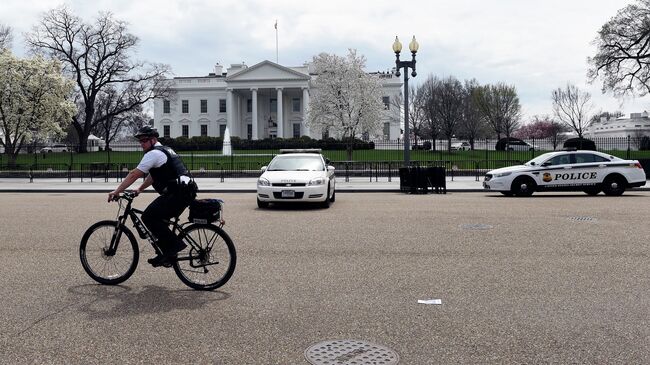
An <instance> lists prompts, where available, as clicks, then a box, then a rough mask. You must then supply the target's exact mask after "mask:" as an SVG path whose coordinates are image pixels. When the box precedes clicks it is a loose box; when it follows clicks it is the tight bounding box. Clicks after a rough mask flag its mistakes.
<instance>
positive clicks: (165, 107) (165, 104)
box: [163, 100, 170, 114]
mask: <svg viewBox="0 0 650 365" xmlns="http://www.w3.org/2000/svg"><path fill="white" fill-rule="evenodd" d="M169 109H170V107H169V100H163V114H169Z"/></svg>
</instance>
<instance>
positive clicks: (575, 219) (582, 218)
mask: <svg viewBox="0 0 650 365" xmlns="http://www.w3.org/2000/svg"><path fill="white" fill-rule="evenodd" d="M569 220H571V221H576V222H592V221H596V220H597V219H596V218H594V217H589V216H584V217H569Z"/></svg>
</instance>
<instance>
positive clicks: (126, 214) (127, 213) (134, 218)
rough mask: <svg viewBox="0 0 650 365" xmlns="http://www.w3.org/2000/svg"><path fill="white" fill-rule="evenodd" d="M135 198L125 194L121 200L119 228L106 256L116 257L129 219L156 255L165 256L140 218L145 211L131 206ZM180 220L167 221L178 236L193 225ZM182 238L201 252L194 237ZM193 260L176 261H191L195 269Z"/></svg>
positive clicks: (182, 258) (180, 258)
mask: <svg viewBox="0 0 650 365" xmlns="http://www.w3.org/2000/svg"><path fill="white" fill-rule="evenodd" d="M135 197H136V195H135V194H133V193H124V194H123V195H122V196H120V198H119V204H120V206H119V209H118V213H117V214H118V215H117V226H116V227H115V231H114V232H113V236H112V237H111V244H110V246H109V249H108V250H107V251H106V255H108V256H112V255H114V254H115V252H116V251H117V246H118V244H119V242H120V238H121V236H122V229H120V228H121V227H125V228H126V220H127V218H130V219H131V222H132V224H133V226H134V227H135V229H136V231H138V235H139V236H140V238H142V239H146V240H147V241H148V242H149V243H150V244H151V246H152V247H153V249H154V250H155V251H156V254H158V255H162V254H163V252H162V250H161V249H160V247H158V245H157V244H156V239H155V237H154V236H153V234H152V233H151V231H149V229H148V228H147V227H146V226H145V225H144V223H143V222H142V219H141V218H140V217H141V216H142V213H143V211H142V210H140V209H136V208H133V207H132V206H131V204H132V203H133V199H134V198H135ZM122 200H126V202H127V203H126V206H125V207H124V209H122V203H123V202H122ZM120 212H123V214H121V215H120ZM178 220H179V218H178V217H174V218H172V219H170V220H168V221H167V223H169V224H170V225H171V226H172V233H173V234H175V235H176V236H178V234H179V233H181V232H183V227H185V226H186V225H188V224H191V222H185V223H182V224H178ZM180 238H182V239H185V242H187V243H189V244H190V245H191V246H192V247H193V248H194V249H196V250H197V251H200V250H201V247H200V245H198V244H197V243H196V242H195V241H194V239H193V238H192V237H190V236H184V237H180ZM192 259H193V257H191V256H189V255H188V256H184V257H178V258H176V261H186V260H190V265H191V266H192V267H194V265H193V264H192V261H191V260H192Z"/></svg>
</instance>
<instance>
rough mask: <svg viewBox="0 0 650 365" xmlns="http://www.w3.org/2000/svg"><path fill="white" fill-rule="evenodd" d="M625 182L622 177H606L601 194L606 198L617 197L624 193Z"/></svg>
mask: <svg viewBox="0 0 650 365" xmlns="http://www.w3.org/2000/svg"><path fill="white" fill-rule="evenodd" d="M625 184H626V181H625V179H624V178H623V177H622V176H616V175H615V176H608V177H606V178H605V181H603V192H604V193H605V195H608V196H619V195H622V194H623V192H624V191H625Z"/></svg>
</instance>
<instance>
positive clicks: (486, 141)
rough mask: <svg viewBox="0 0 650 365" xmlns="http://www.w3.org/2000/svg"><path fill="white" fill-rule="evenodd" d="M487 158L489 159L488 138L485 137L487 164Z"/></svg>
mask: <svg viewBox="0 0 650 365" xmlns="http://www.w3.org/2000/svg"><path fill="white" fill-rule="evenodd" d="M487 160H488V139H487V138H486V139H485V161H486V162H485V164H486V165H487Z"/></svg>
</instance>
